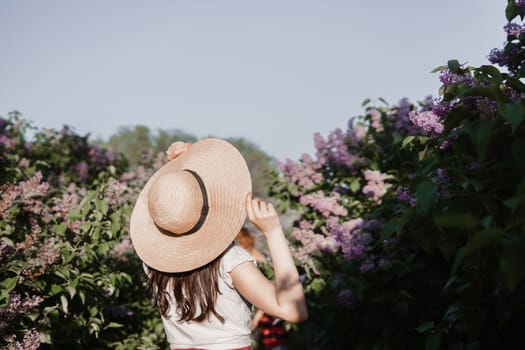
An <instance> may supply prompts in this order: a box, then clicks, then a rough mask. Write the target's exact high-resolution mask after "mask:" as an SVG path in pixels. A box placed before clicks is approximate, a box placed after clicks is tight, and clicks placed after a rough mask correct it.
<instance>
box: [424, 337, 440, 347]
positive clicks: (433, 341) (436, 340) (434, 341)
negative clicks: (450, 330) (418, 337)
mask: <svg viewBox="0 0 525 350" xmlns="http://www.w3.org/2000/svg"><path fill="white" fill-rule="evenodd" d="M440 346H441V335H439V334H431V335H429V336H428V337H427V339H425V350H437V349H439V347H440Z"/></svg>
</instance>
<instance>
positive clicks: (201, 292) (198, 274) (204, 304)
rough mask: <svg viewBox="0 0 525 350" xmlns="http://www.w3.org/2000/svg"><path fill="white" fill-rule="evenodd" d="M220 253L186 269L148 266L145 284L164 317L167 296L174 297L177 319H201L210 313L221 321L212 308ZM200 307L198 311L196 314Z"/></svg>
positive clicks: (215, 296) (222, 320)
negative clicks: (205, 263) (174, 270)
mask: <svg viewBox="0 0 525 350" xmlns="http://www.w3.org/2000/svg"><path fill="white" fill-rule="evenodd" d="M223 255H224V253H223V254H221V255H220V256H219V257H217V258H216V259H215V260H213V261H212V262H210V263H208V264H207V265H204V266H202V267H199V268H198V269H195V270H192V271H188V272H174V273H168V272H162V271H158V270H155V269H153V268H151V267H148V268H149V280H148V283H147V288H148V290H149V291H150V292H151V294H152V295H153V299H154V303H155V305H156V306H157V307H158V308H159V310H160V312H161V314H162V316H164V317H168V312H169V310H170V297H174V298H175V301H176V310H177V313H178V314H179V315H180V319H179V320H180V321H197V322H201V321H204V320H205V319H209V318H210V316H211V315H212V314H213V315H215V317H217V318H218V319H219V320H220V321H221V322H222V323H224V318H223V317H222V316H221V315H219V313H217V311H216V310H215V302H216V301H217V295H218V294H221V291H220V290H219V273H220V272H219V267H220V262H221V258H222V256H223ZM199 310H200V314H197V313H198V311H199Z"/></svg>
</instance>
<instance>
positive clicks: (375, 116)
mask: <svg viewBox="0 0 525 350" xmlns="http://www.w3.org/2000/svg"><path fill="white" fill-rule="evenodd" d="M368 115H369V116H370V118H371V121H372V122H371V123H370V126H371V127H372V128H373V129H374V130H375V131H376V132H382V131H383V130H384V127H383V124H382V123H381V112H379V111H378V110H377V109H375V108H373V109H370V110H369V111H368Z"/></svg>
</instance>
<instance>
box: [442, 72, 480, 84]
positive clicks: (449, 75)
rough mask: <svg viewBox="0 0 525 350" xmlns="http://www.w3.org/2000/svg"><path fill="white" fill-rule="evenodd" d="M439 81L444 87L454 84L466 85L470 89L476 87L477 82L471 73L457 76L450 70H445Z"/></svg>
mask: <svg viewBox="0 0 525 350" xmlns="http://www.w3.org/2000/svg"><path fill="white" fill-rule="evenodd" d="M439 81H440V82H441V83H442V84H443V85H444V86H449V85H452V84H465V85H467V86H469V87H474V86H476V80H475V79H474V77H473V76H472V75H471V74H470V73H464V74H457V73H453V72H451V71H450V70H449V69H443V70H442V71H441V72H439Z"/></svg>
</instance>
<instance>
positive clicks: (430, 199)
mask: <svg viewBox="0 0 525 350" xmlns="http://www.w3.org/2000/svg"><path fill="white" fill-rule="evenodd" d="M436 192H437V186H436V184H434V183H433V182H430V181H425V182H422V183H420V184H419V185H418V186H417V188H416V198H417V206H416V212H417V213H418V214H426V213H427V212H428V211H429V210H430V208H432V204H433V203H434V198H435V195H436Z"/></svg>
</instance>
